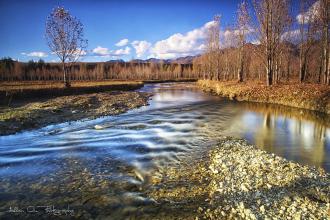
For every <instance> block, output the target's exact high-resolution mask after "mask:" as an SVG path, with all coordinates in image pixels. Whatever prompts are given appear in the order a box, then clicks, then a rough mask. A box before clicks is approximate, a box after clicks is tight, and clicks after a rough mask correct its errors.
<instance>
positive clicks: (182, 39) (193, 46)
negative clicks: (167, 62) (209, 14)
mask: <svg viewBox="0 0 330 220" xmlns="http://www.w3.org/2000/svg"><path fill="white" fill-rule="evenodd" d="M213 25H215V22H214V21H210V22H207V23H206V24H205V25H203V26H202V27H200V28H196V29H194V30H192V31H189V32H187V33H185V34H181V33H176V34H173V35H172V36H170V37H169V38H167V39H165V40H161V41H158V42H156V43H155V44H154V45H153V47H152V48H151V49H150V50H151V56H153V57H155V58H161V59H171V58H176V57H179V56H188V55H196V54H199V53H201V52H203V50H204V49H205V45H204V41H205V38H206V36H207V31H208V29H209V28H210V27H212V26H213Z"/></svg>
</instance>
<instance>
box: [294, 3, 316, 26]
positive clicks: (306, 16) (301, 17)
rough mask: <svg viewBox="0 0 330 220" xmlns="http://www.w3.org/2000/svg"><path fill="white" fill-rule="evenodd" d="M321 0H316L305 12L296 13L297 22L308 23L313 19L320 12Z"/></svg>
mask: <svg viewBox="0 0 330 220" xmlns="http://www.w3.org/2000/svg"><path fill="white" fill-rule="evenodd" d="M320 7H321V1H320V0H318V1H316V2H315V3H314V4H313V5H312V6H311V7H310V8H309V9H307V11H306V12H305V13H300V14H298V15H297V17H296V19H297V21H298V23H299V24H302V23H305V24H306V23H310V22H313V21H315V20H316V19H317V18H318V16H319V14H320V11H321V10H320Z"/></svg>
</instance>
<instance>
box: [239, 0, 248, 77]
mask: <svg viewBox="0 0 330 220" xmlns="http://www.w3.org/2000/svg"><path fill="white" fill-rule="evenodd" d="M247 7H248V5H247V2H246V1H245V0H243V1H242V2H241V3H240V4H239V6H238V11H237V29H238V62H239V64H238V72H237V78H238V82H242V81H243V71H244V70H243V69H244V63H245V59H244V58H245V54H244V46H245V43H246V35H247V33H248V31H249V23H250V16H249V13H248V8H247Z"/></svg>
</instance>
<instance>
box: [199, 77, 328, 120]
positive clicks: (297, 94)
mask: <svg viewBox="0 0 330 220" xmlns="http://www.w3.org/2000/svg"><path fill="white" fill-rule="evenodd" d="M198 85H199V86H200V87H201V88H202V89H203V90H205V91H209V92H213V93H215V94H217V95H221V96H224V97H228V98H230V99H236V100H239V101H252V102H263V103H273V104H281V105H287V106H292V107H297V108H304V109H309V110H316V111H320V112H324V113H327V114H330V87H329V86H326V85H319V84H299V83H287V84H279V85H274V86H270V87H267V86H265V85H263V84H259V83H257V84H256V83H254V82H244V83H237V82H234V81H228V82H218V81H211V80H199V81H198Z"/></svg>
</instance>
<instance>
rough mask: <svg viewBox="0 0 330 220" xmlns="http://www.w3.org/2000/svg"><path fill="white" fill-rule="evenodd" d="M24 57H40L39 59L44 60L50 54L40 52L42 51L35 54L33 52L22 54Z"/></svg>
mask: <svg viewBox="0 0 330 220" xmlns="http://www.w3.org/2000/svg"><path fill="white" fill-rule="evenodd" d="M21 54H22V55H24V56H28V57H39V58H43V57H47V56H48V54H47V53H45V52H40V51H35V52H31V53H21Z"/></svg>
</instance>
